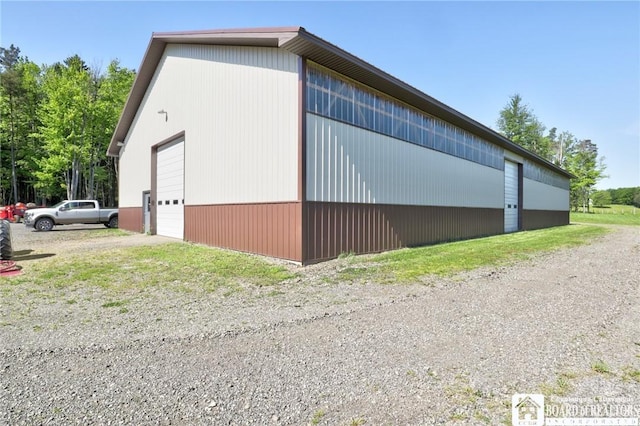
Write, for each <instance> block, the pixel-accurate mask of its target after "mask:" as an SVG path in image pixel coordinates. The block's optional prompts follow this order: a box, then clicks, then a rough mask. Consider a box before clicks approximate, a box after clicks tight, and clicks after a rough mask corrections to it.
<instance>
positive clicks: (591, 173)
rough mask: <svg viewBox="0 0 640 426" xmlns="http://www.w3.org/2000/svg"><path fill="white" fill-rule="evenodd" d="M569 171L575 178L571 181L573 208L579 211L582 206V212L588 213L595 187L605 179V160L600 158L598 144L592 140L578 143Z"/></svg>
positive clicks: (569, 159) (568, 166) (569, 162)
mask: <svg viewBox="0 0 640 426" xmlns="http://www.w3.org/2000/svg"><path fill="white" fill-rule="evenodd" d="M567 169H568V170H569V172H570V173H572V174H573V175H574V176H575V178H573V179H571V187H570V195H569V198H570V203H571V207H572V208H573V210H574V211H577V210H578V208H579V207H580V206H582V211H583V212H588V211H589V198H590V196H591V193H592V190H593V187H594V186H595V185H596V183H597V182H598V181H599V180H600V179H602V178H604V177H605V174H604V170H605V165H604V159H603V158H598V147H597V146H596V144H595V143H593V142H591V140H590V139H585V140H582V141H580V142H578V144H577V146H576V149H575V152H574V153H573V155H571V156H570V157H569V158H568V160H567Z"/></svg>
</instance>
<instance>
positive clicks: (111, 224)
mask: <svg viewBox="0 0 640 426" xmlns="http://www.w3.org/2000/svg"><path fill="white" fill-rule="evenodd" d="M108 227H109V228H117V227H118V216H113V217H112V218H111V219H109V225H108Z"/></svg>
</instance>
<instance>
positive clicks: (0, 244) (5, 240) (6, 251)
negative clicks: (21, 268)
mask: <svg viewBox="0 0 640 426" xmlns="http://www.w3.org/2000/svg"><path fill="white" fill-rule="evenodd" d="M12 257H13V247H12V245H11V225H10V224H9V221H8V220H0V259H2V260H10V259H11V258H12Z"/></svg>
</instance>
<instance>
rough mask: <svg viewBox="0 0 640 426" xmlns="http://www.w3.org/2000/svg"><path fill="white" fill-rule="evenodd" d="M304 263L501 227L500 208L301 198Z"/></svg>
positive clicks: (479, 233) (469, 235) (490, 231)
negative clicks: (306, 199) (407, 204)
mask: <svg viewBox="0 0 640 426" xmlns="http://www.w3.org/2000/svg"><path fill="white" fill-rule="evenodd" d="M302 220H303V226H304V231H303V232H304V244H305V249H306V253H307V258H306V259H305V262H306V263H309V262H315V261H320V260H326V259H331V258H334V257H337V256H339V255H340V254H341V253H349V252H354V253H371V252H379V251H385V250H392V249H397V248H401V247H411V246H418V245H424V244H431V243H436V242H442V241H452V240H460V239H465V238H473V237H479V236H485V235H495V234H500V233H502V231H503V226H504V222H503V220H504V217H503V210H502V209H485V208H459V207H435V206H402V205H380V204H376V205H373V204H354V203H349V204H346V203H321V202H306V203H305V204H304V209H303V218H302Z"/></svg>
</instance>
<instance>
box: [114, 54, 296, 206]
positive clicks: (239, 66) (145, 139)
mask: <svg viewBox="0 0 640 426" xmlns="http://www.w3.org/2000/svg"><path fill="white" fill-rule="evenodd" d="M298 67H299V64H298V57H297V56H296V55H294V54H291V53H289V52H287V51H284V50H282V49H277V48H266V47H242V46H205V45H189V44H169V45H167V47H166V50H165V52H164V55H163V58H162V59H161V61H160V63H159V64H158V68H157V70H156V72H155V75H154V77H153V79H152V81H151V83H150V85H149V88H148V89H147V93H146V94H145V97H144V99H143V101H142V103H141V105H140V108H139V110H138V113H137V114H136V117H135V119H134V121H133V123H132V125H131V128H130V130H129V133H128V135H127V138H126V141H125V142H126V143H125V146H124V147H123V149H122V152H121V156H120V173H121V174H120V182H121V185H120V198H119V201H120V206H122V207H136V206H140V196H141V193H142V191H144V190H148V189H149V188H150V187H151V183H150V181H149V180H150V173H151V171H150V164H149V163H150V161H149V156H150V147H151V146H152V145H154V144H157V143H158V142H159V141H161V140H164V139H166V138H167V137H169V136H170V135H173V134H176V133H178V132H181V131H184V132H185V133H186V134H187V135H188V138H189V142H188V147H187V148H186V151H185V203H186V204H192V205H197V204H224V203H255V202H279V201H294V200H297V199H298V196H297V195H298V185H297V181H298V167H297V165H298V121H299V120H298V119H299V115H298V90H299V89H298ZM161 110H163V111H166V113H167V114H166V115H165V114H158V111H161Z"/></svg>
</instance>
